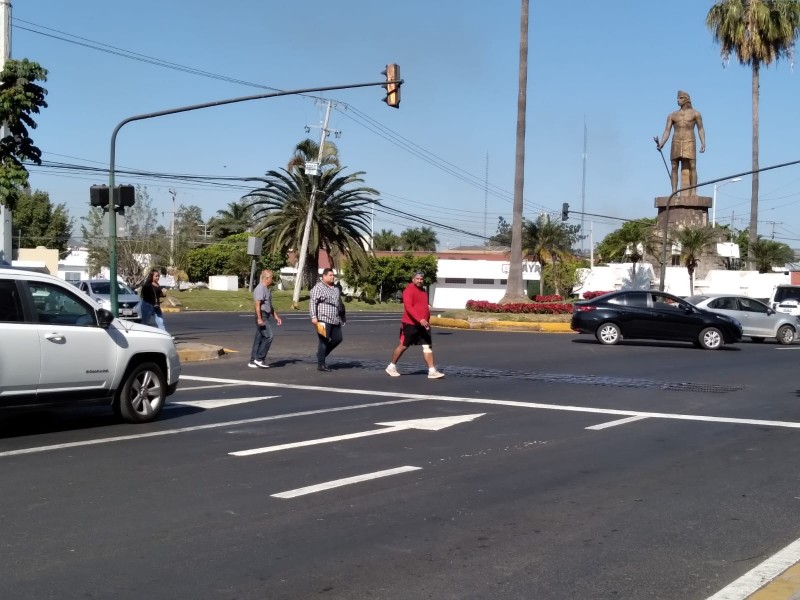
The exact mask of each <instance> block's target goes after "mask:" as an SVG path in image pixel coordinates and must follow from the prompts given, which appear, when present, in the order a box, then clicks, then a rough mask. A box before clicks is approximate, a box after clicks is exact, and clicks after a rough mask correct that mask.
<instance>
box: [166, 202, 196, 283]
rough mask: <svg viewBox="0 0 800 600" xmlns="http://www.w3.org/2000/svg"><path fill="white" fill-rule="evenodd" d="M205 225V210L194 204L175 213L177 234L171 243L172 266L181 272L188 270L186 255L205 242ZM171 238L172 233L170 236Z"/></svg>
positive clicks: (181, 206) (182, 207) (181, 207)
mask: <svg viewBox="0 0 800 600" xmlns="http://www.w3.org/2000/svg"><path fill="white" fill-rule="evenodd" d="M204 233H205V223H204V222H203V209H201V208H200V207H199V206H196V205H194V204H192V205H190V206H185V205H183V204H181V205H180V206H179V207H178V210H177V211H175V233H174V238H173V239H171V243H170V257H171V258H170V264H171V265H172V266H173V267H175V268H176V269H179V270H183V271H185V270H186V264H187V263H186V253H187V252H188V251H189V250H191V249H192V248H194V247H196V246H197V245H198V244H201V243H202V242H203V241H204V237H203V234H204ZM168 235H169V236H170V237H172V236H173V234H172V233H170V234H168Z"/></svg>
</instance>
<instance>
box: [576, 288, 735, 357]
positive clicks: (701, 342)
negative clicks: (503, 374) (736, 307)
mask: <svg viewBox="0 0 800 600" xmlns="http://www.w3.org/2000/svg"><path fill="white" fill-rule="evenodd" d="M571 326H572V329H574V330H575V331H577V332H579V333H590V334H592V335H594V336H595V337H596V338H597V341H598V342H600V343H601V344H604V345H609V346H610V345H613V344H618V343H619V342H620V341H622V340H623V339H650V340H671V341H685V342H692V343H693V344H694V345H695V346H697V347H698V348H704V349H706V350H716V349H718V348H721V347H722V346H723V345H724V344H733V343H735V342H738V341H740V340H741V339H742V325H741V324H740V323H739V321H737V320H736V319H734V318H732V317H729V316H727V315H722V314H717V313H713V312H711V311H708V310H704V309H702V308H698V307H696V306H694V305H692V304H689V303H688V302H686V301H685V300H681V299H680V298H678V297H677V296H673V295H672V294H667V293H665V292H655V291H645V290H628V291H619V292H611V293H609V294H604V295H602V296H598V297H597V298H592V299H591V300H584V301H581V302H576V303H575V307H574V309H573V312H572V324H571Z"/></svg>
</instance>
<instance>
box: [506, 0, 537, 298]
mask: <svg viewBox="0 0 800 600" xmlns="http://www.w3.org/2000/svg"><path fill="white" fill-rule="evenodd" d="M527 103H528V0H522V9H521V13H520V34H519V84H518V93H517V141H516V158H515V162H514V205H513V215H512V219H511V256H510V259H509V265H508V279H507V283H506V293H505V294H504V295H503V297H502V298H501V299H500V304H509V303H516V302H529V301H530V299H529V298H528V296H527V295H526V294H525V292H524V290H523V289H522V204H523V203H522V192H523V190H524V188H525V124H526V121H525V110H526V106H527Z"/></svg>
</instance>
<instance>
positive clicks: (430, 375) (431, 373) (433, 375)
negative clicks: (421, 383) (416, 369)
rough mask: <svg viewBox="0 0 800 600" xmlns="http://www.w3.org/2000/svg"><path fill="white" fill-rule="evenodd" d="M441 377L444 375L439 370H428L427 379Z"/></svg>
mask: <svg viewBox="0 0 800 600" xmlns="http://www.w3.org/2000/svg"><path fill="white" fill-rule="evenodd" d="M442 377H444V373H442V372H441V371H437V370H436V369H434V370H433V371H428V379H441V378H442Z"/></svg>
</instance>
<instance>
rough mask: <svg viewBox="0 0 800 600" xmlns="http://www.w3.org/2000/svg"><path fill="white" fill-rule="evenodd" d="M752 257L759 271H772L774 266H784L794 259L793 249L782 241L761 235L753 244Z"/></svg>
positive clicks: (751, 247)
mask: <svg viewBox="0 0 800 600" xmlns="http://www.w3.org/2000/svg"><path fill="white" fill-rule="evenodd" d="M750 249H751V257H750V258H751V259H752V261H753V262H754V263H755V265H756V268H757V269H758V272H759V273H771V272H772V268H773V267H782V266H784V265H786V264H788V263H790V262H792V261H794V252H792V249H791V248H790V247H789V246H787V245H786V244H783V243H781V242H776V241H774V240H765V239H764V238H762V237H760V236H759V238H758V239H757V240H756V241H755V243H754V244H751V246H750Z"/></svg>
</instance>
